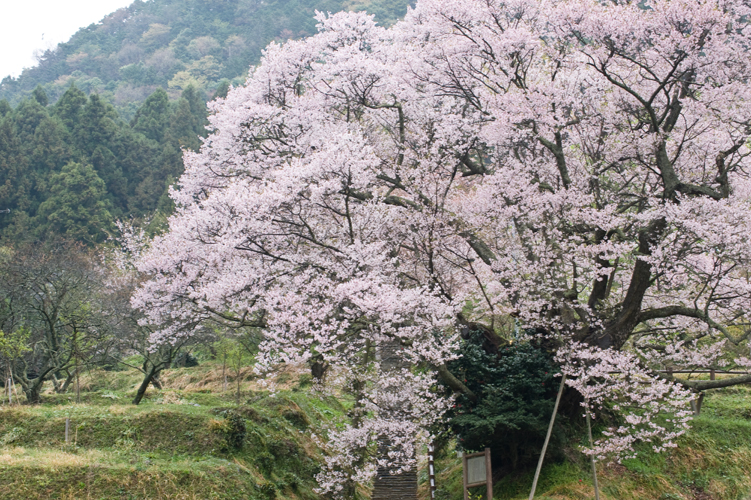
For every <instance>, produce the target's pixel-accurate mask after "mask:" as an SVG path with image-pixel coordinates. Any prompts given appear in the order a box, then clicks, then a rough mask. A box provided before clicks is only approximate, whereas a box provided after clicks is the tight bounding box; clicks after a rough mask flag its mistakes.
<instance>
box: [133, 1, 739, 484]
mask: <svg viewBox="0 0 751 500" xmlns="http://www.w3.org/2000/svg"><path fill="white" fill-rule="evenodd" d="M750 13H751V12H749V8H748V2H747V1H745V0H698V1H697V0H654V1H649V0H647V1H645V2H636V1H626V0H612V1H597V0H508V1H501V0H420V1H419V2H418V4H417V6H416V8H415V9H414V10H412V11H410V12H409V13H408V15H407V17H406V19H405V20H404V21H403V22H400V23H398V24H397V25H395V26H394V27H393V28H390V29H384V28H380V27H378V26H376V25H375V24H374V22H373V21H372V18H371V17H369V16H367V15H365V14H363V13H359V14H351V13H350V14H336V15H330V16H326V15H322V14H321V15H319V18H318V19H319V22H320V31H319V34H318V35H316V36H314V37H311V38H309V39H306V40H300V41H290V42H287V43H285V44H284V45H281V46H280V45H274V44H272V45H270V46H269V47H268V48H267V49H266V52H265V55H264V58H263V61H262V63H261V64H260V66H258V67H257V68H255V69H254V70H253V71H252V72H251V75H250V77H249V79H248V81H247V83H246V85H244V86H242V87H239V88H235V89H232V90H231V91H230V93H229V94H228V96H227V98H226V99H223V100H221V99H220V100H218V101H216V102H214V103H213V104H212V106H213V108H212V111H213V114H212V117H211V118H210V122H211V129H212V134H211V135H210V136H209V137H208V139H206V141H205V143H204V145H203V148H202V149H201V151H200V152H199V153H190V152H186V153H185V164H186V171H185V174H184V175H183V176H182V178H181V179H180V182H179V184H178V186H177V187H176V188H175V189H174V190H173V191H172V197H173V199H174V201H175V203H176V206H177V210H176V214H175V215H174V216H173V217H172V218H171V220H170V226H169V231H168V232H167V233H166V234H165V235H163V236H161V237H158V238H156V239H155V240H154V241H153V242H152V243H151V246H150V250H149V251H148V252H147V253H145V254H144V256H143V257H142V259H141V260H140V263H139V267H140V269H141V271H142V272H145V273H147V274H148V275H150V276H151V280H150V281H149V282H147V283H146V284H145V285H144V286H143V287H142V288H141V289H140V291H139V292H138V293H137V294H136V295H135V296H134V298H133V304H134V305H135V306H137V307H140V308H142V309H143V310H144V311H145V312H146V313H147V315H148V319H149V321H150V322H152V323H153V324H167V325H170V326H168V327H165V328H162V329H161V330H159V331H158V333H157V334H156V336H157V337H158V338H159V339H160V340H162V341H163V340H170V341H176V340H177V339H178V338H180V337H181V336H182V335H186V334H189V333H186V332H189V330H188V329H185V328H184V327H183V326H181V325H185V324H192V323H194V322H195V321H196V319H197V318H199V319H200V318H213V319H215V320H220V321H226V322H229V323H234V324H242V325H251V326H260V327H263V328H264V331H265V332H266V333H265V335H266V337H265V338H266V340H265V342H264V344H263V345H262V361H263V362H264V363H265V364H266V365H267V366H271V365H273V363H276V362H280V361H285V362H311V363H317V364H318V366H330V367H332V368H335V369H334V370H331V373H335V374H336V375H337V376H340V377H342V379H343V380H344V383H346V384H348V386H349V387H350V388H351V389H352V391H353V393H354V394H356V397H357V404H356V405H355V409H354V410H353V412H354V418H353V423H352V424H351V426H348V427H347V428H346V429H345V430H344V431H341V432H339V433H338V434H332V435H331V436H330V439H332V442H334V444H333V445H332V446H333V447H334V448H336V449H337V450H338V451H339V453H338V454H337V456H336V458H332V461H331V463H330V466H331V467H330V468H329V470H328V473H327V474H328V475H327V476H326V477H325V478H324V477H323V476H322V488H323V489H325V490H329V491H332V492H334V493H336V492H337V491H339V494H340V495H345V493H344V490H343V488H344V489H346V488H345V486H344V484H345V483H346V481H343V478H349V479H352V478H355V479H356V480H360V481H362V480H365V479H366V478H367V477H372V474H373V473H374V471H375V466H374V465H372V462H370V463H368V462H363V461H362V460H361V459H360V457H361V456H362V455H361V454H358V453H356V452H355V451H356V450H360V451H362V452H364V451H366V450H367V449H372V443H373V439H375V438H377V436H378V435H382V434H384V433H388V434H389V435H390V437H391V439H392V440H393V441H394V442H396V443H400V446H395V447H394V449H395V450H402V451H401V452H400V451H395V452H393V453H392V454H391V456H387V457H384V456H381V457H380V458H379V460H382V461H384V462H383V463H385V462H389V463H391V464H395V466H396V467H397V468H408V467H410V466H411V464H413V463H414V462H413V460H414V452H413V447H412V446H411V445H410V444H409V443H411V442H412V441H413V440H414V436H415V433H416V431H417V430H418V429H420V428H424V427H425V426H428V425H430V424H431V423H433V422H435V421H436V419H438V418H439V417H440V415H441V412H442V411H443V410H444V408H445V407H446V405H447V404H449V403H448V402H447V401H446V400H445V399H441V398H440V397H439V395H438V394H437V393H436V392H435V390H434V389H432V387H433V384H434V382H435V380H436V378H437V377H440V378H441V379H442V380H443V382H444V383H445V384H446V385H448V386H449V387H451V388H452V389H453V390H455V391H457V392H459V393H464V394H467V395H470V396H471V391H469V389H468V388H467V387H466V386H465V385H464V384H463V383H462V381H460V380H459V379H457V378H456V377H455V376H454V375H453V374H451V373H450V371H449V370H448V369H447V367H446V362H447V361H449V360H451V359H452V358H453V357H455V356H456V350H457V345H458V342H459V341H460V335H461V333H462V332H463V331H467V330H470V329H471V330H480V331H481V332H482V333H483V335H485V337H486V339H487V341H488V344H489V345H491V346H492V345H495V346H498V345H501V344H502V343H503V342H505V340H504V339H503V338H502V335H501V334H500V331H501V330H500V324H501V323H502V322H503V321H505V320H507V319H508V318H513V319H514V321H515V322H516V324H517V326H518V327H519V329H522V328H523V329H527V331H530V330H532V331H536V332H537V333H538V335H539V336H540V337H543V338H544V339H546V342H548V345H551V346H552V348H553V349H556V350H558V351H559V360H560V361H561V362H562V363H564V372H566V374H567V376H568V383H569V384H570V385H571V386H572V387H574V388H576V389H578V390H579V391H581V392H582V393H583V394H584V395H585V397H586V398H587V400H588V401H591V402H592V404H595V405H596V404H601V403H602V402H603V401H605V400H606V399H607V398H608V397H610V396H613V397H615V398H616V400H623V398H626V399H628V400H629V401H632V402H633V401H648V402H649V404H650V409H649V411H648V412H646V413H641V414H632V415H630V416H627V421H628V422H629V424H628V425H626V426H624V427H623V428H621V429H615V430H613V431H612V432H611V435H612V436H613V437H614V440H609V441H608V440H607V439H606V440H605V441H603V442H601V448H600V449H598V450H592V453H594V454H598V455H602V454H605V453H609V452H610V451H613V452H616V453H618V454H621V455H622V454H623V453H624V452H625V453H626V454H628V453H630V452H629V451H628V450H630V447H631V444H632V442H633V441H634V439H644V440H650V441H652V442H654V443H655V446H656V447H657V448H660V447H661V446H663V445H670V443H671V440H672V439H673V438H674V437H675V436H677V435H679V434H680V433H681V432H682V429H685V424H686V420H687V419H685V418H684V416H683V414H682V413H681V411H682V410H680V407H681V404H685V402H686V400H687V398H688V397H689V396H688V393H687V392H686V391H685V390H683V389H681V388H680V387H678V386H677V385H676V381H674V380H673V379H672V378H671V376H669V375H660V374H659V373H657V370H659V369H662V368H665V367H666V366H668V365H669V366H670V367H672V368H678V367H682V366H686V367H694V368H696V367H701V366H709V365H710V364H711V363H714V362H715V361H716V360H718V359H720V358H721V357H722V356H725V358H727V355H726V350H727V349H726V347H727V346H728V345H734V346H740V347H739V349H743V348H747V347H744V345H743V344H744V342H745V341H746V337H747V334H748V315H747V311H748V310H749V305H751V304H750V301H751V283H750V282H749V279H748V270H749V264H750V262H749V261H750V259H751V246H749V243H748V235H749V234H751V217H750V216H749V215H750V213H749V208H750V207H751V205H750V202H751V179H750V178H749V176H750V175H751V172H750V171H749V167H750V165H749V163H750V162H749V156H748V155H749V152H750V151H749V147H748V136H749V117H751V92H750V91H749V85H748V83H747V82H748V81H749V78H750V77H751V67H750V66H749V59H748V57H747V53H746V48H747V47H748V46H749V44H750V42H751V39H749V34H750V33H749V26H748V24H747V23H746V21H745V19H746V16H748V15H749V14H750ZM723 343H724V344H723ZM384 346H390V348H393V347H394V346H396V347H397V349H396V351H395V352H396V353H397V356H399V357H400V359H402V360H403V361H404V362H405V363H408V365H409V366H411V367H412V368H411V369H410V370H409V374H410V375H409V376H406V375H396V373H397V371H395V370H392V371H390V372H387V371H384V369H383V367H381V366H380V365H381V363H382V361H383V359H384V356H383V355H382V354H381V352H382V349H383V348H384ZM392 351H393V349H392ZM390 352H391V351H390ZM736 363H738V364H740V365H743V364H744V359H740V358H739V359H737V360H736ZM614 370H616V371H618V372H619V373H620V374H615V375H614V374H612V373H611V372H613V371H614ZM384 373H388V374H386V375H383V374H384ZM376 374H382V375H379V376H376ZM592 374H595V375H592ZM597 374H599V375H600V377H599V378H598V375H597ZM605 374H609V375H608V377H609V380H611V381H613V384H612V385H613V391H611V393H608V386H607V385H606V384H603V383H602V380H603V378H602V377H604V376H605ZM395 377H398V378H395ZM606 378H607V377H606ZM615 379H617V381H618V382H617V383H615ZM637 379H638V381H639V383H635V382H634V381H635V380H637ZM629 381H631V382H632V383H629ZM749 381H751V375H746V376H741V377H736V378H733V379H725V380H718V381H688V380H682V381H679V382H680V385H681V386H682V387H683V388H684V389H685V388H688V389H693V390H706V389H711V388H714V387H720V386H723V385H728V384H732V383H740V382H749ZM618 398H620V399H618ZM629 398H630V399H629ZM394 401H401V402H403V403H404V402H406V403H405V404H401V405H400V407H401V408H402V409H403V411H402V412H396V413H394V412H393V411H392V412H388V411H379V410H378V409H379V408H393V407H394V403H393V402H394ZM439 403H440V404H439ZM616 404H618V403H616ZM626 406H628V405H623V408H624V411H626V410H625V408H626ZM590 410H591V409H590V408H589V407H587V409H586V411H590ZM666 411H669V412H678V416H677V417H676V419H675V420H676V426H675V427H667V426H666V427H664V428H663V427H661V428H660V429H659V430H656V431H655V432H648V431H646V430H645V428H646V427H649V419H650V418H652V417H654V416H656V415H658V414H660V413H662V412H666ZM645 426H646V427H645ZM640 429H641V430H640ZM653 430H654V429H653ZM606 437H607V436H606ZM369 447H370V448H369ZM353 450H354V451H353ZM383 463H382V464H381V465H383ZM326 478H328V479H326Z"/></svg>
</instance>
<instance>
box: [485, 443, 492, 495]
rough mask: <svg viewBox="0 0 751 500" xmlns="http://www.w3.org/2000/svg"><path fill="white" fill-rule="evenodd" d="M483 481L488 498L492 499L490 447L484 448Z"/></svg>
mask: <svg viewBox="0 0 751 500" xmlns="http://www.w3.org/2000/svg"><path fill="white" fill-rule="evenodd" d="M485 481H486V482H485V486H486V490H487V495H488V500H493V465H492V464H491V463H490V448H485Z"/></svg>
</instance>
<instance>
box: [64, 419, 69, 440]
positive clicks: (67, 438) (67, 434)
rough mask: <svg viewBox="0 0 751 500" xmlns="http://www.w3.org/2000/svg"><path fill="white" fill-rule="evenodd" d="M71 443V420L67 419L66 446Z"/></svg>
mask: <svg viewBox="0 0 751 500" xmlns="http://www.w3.org/2000/svg"><path fill="white" fill-rule="evenodd" d="M68 443H70V418H66V419H65V444H68Z"/></svg>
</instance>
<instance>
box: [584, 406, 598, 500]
mask: <svg viewBox="0 0 751 500" xmlns="http://www.w3.org/2000/svg"><path fill="white" fill-rule="evenodd" d="M586 402H587V409H586V410H587V412H586V413H587V433H588V434H589V447H590V448H592V449H594V441H593V440H592V422H591V420H592V418H591V417H590V416H589V399H587V400H586ZM589 459H590V461H591V462H592V483H593V484H594V487H595V500H600V487H599V486H598V485H597V466H596V465H595V456H594V454H592V455H590V456H589Z"/></svg>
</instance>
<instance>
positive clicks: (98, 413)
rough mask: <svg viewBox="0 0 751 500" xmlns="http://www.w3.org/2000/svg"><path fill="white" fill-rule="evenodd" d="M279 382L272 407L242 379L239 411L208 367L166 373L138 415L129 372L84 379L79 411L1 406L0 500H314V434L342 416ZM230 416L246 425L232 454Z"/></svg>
mask: <svg viewBox="0 0 751 500" xmlns="http://www.w3.org/2000/svg"><path fill="white" fill-rule="evenodd" d="M284 375H285V374H283V376H282V377H281V378H282V382H283V383H282V384H281V385H282V389H281V390H279V391H278V392H277V393H276V394H273V395H272V394H270V393H269V392H267V391H261V390H258V387H257V385H256V384H255V382H254V381H253V380H252V378H251V377H248V379H246V380H244V381H243V382H242V399H241V404H240V405H239V406H238V405H236V404H235V394H234V392H233V389H234V387H233V386H232V385H230V387H228V391H227V392H226V393H222V392H221V384H220V382H219V381H220V378H221V377H220V373H219V369H218V368H217V367H216V366H212V365H207V366H201V367H196V368H184V369H177V370H170V371H169V372H168V373H166V374H164V375H163V377H162V382H163V383H164V385H165V389H164V390H162V391H155V390H153V389H150V390H149V393H148V395H147V398H146V399H145V400H144V402H142V403H141V405H139V406H133V405H131V404H130V400H131V399H132V396H133V394H134V393H135V387H136V385H137V384H138V377H137V376H136V375H134V374H133V373H128V372H97V373H91V374H88V375H87V376H86V377H85V378H84V379H83V389H84V390H85V391H84V392H83V393H82V402H81V403H80V404H74V403H73V402H72V401H73V397H72V396H70V395H55V394H46V395H45V398H44V403H43V404H42V405H39V406H36V407H29V406H12V407H8V406H7V405H6V406H4V407H3V408H2V409H0V498H3V499H52V498H59V499H68V498H70V499H73V498H75V499H83V498H86V499H147V498H149V499H153V498H173V499H215V498H216V499H219V498H222V499H269V498H285V499H286V498H289V499H316V498H319V497H318V495H316V494H315V493H314V491H313V488H314V487H315V482H314V478H313V476H314V474H315V473H316V472H317V471H318V464H319V463H320V451H319V449H318V448H317V446H316V445H315V442H314V440H313V432H314V430H316V429H319V428H321V427H322V424H323V423H324V422H330V421H332V420H334V419H337V418H339V417H341V416H342V415H343V408H342V406H341V405H340V403H339V402H338V401H337V400H336V399H335V398H332V397H325V396H320V397H311V396H310V395H308V394H307V393H306V392H305V391H303V390H301V387H300V381H299V379H298V377H294V379H295V384H294V385H293V384H289V383H288V384H284V378H285V377H284ZM286 375H287V378H293V377H292V376H290V375H289V374H286ZM230 382H231V383H233V382H234V381H232V380H230ZM302 385H305V383H304V379H303V384H302ZM232 414H234V415H237V416H239V417H240V419H241V420H242V421H243V423H244V425H245V435H244V438H243V437H241V438H240V439H241V440H242V442H243V446H242V449H234V448H233V447H232V444H231V443H232V437H233V432H234V433H235V434H236V431H233V429H232V426H231V425H230V420H231V419H230V418H229V416H230V415H232ZM66 418H69V419H70V421H71V432H70V442H69V443H67V444H66V443H65V420H66Z"/></svg>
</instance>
